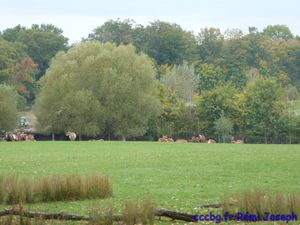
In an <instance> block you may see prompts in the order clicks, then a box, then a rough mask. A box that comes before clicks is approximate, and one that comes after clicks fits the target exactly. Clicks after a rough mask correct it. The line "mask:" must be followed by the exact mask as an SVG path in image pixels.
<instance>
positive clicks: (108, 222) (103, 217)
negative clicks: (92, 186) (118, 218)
mask: <svg viewBox="0 0 300 225" xmlns="http://www.w3.org/2000/svg"><path fill="white" fill-rule="evenodd" d="M88 224H90V225H95V224H97V225H113V224H114V215H113V207H112V205H110V206H108V207H107V208H105V209H94V210H92V211H91V213H90V220H89V222H88Z"/></svg>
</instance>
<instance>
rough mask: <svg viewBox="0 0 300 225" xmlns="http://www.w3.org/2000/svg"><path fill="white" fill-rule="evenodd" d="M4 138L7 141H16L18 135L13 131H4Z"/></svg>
mask: <svg viewBox="0 0 300 225" xmlns="http://www.w3.org/2000/svg"><path fill="white" fill-rule="evenodd" d="M5 139H6V140H7V141H18V140H19V138H18V136H17V135H16V134H14V133H6V134H5Z"/></svg>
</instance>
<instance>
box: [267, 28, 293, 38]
mask: <svg viewBox="0 0 300 225" xmlns="http://www.w3.org/2000/svg"><path fill="white" fill-rule="evenodd" d="M263 34H264V35H267V36H269V37H272V38H279V39H283V40H288V39H292V38H293V37H294V35H293V34H292V32H291V31H290V29H289V28H288V27H287V26H286V25H269V26H267V27H266V28H265V29H264V30H263Z"/></svg>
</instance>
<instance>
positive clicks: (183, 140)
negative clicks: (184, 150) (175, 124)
mask: <svg viewBox="0 0 300 225" xmlns="http://www.w3.org/2000/svg"><path fill="white" fill-rule="evenodd" d="M175 142H183V143H187V142H188V141H187V140H185V139H177V140H176V141H175Z"/></svg>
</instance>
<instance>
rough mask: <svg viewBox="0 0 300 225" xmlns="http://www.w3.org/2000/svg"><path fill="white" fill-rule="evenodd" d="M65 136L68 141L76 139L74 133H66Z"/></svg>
mask: <svg viewBox="0 0 300 225" xmlns="http://www.w3.org/2000/svg"><path fill="white" fill-rule="evenodd" d="M66 136H68V137H69V139H70V141H75V139H76V133H74V132H70V131H68V132H67V133H66Z"/></svg>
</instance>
